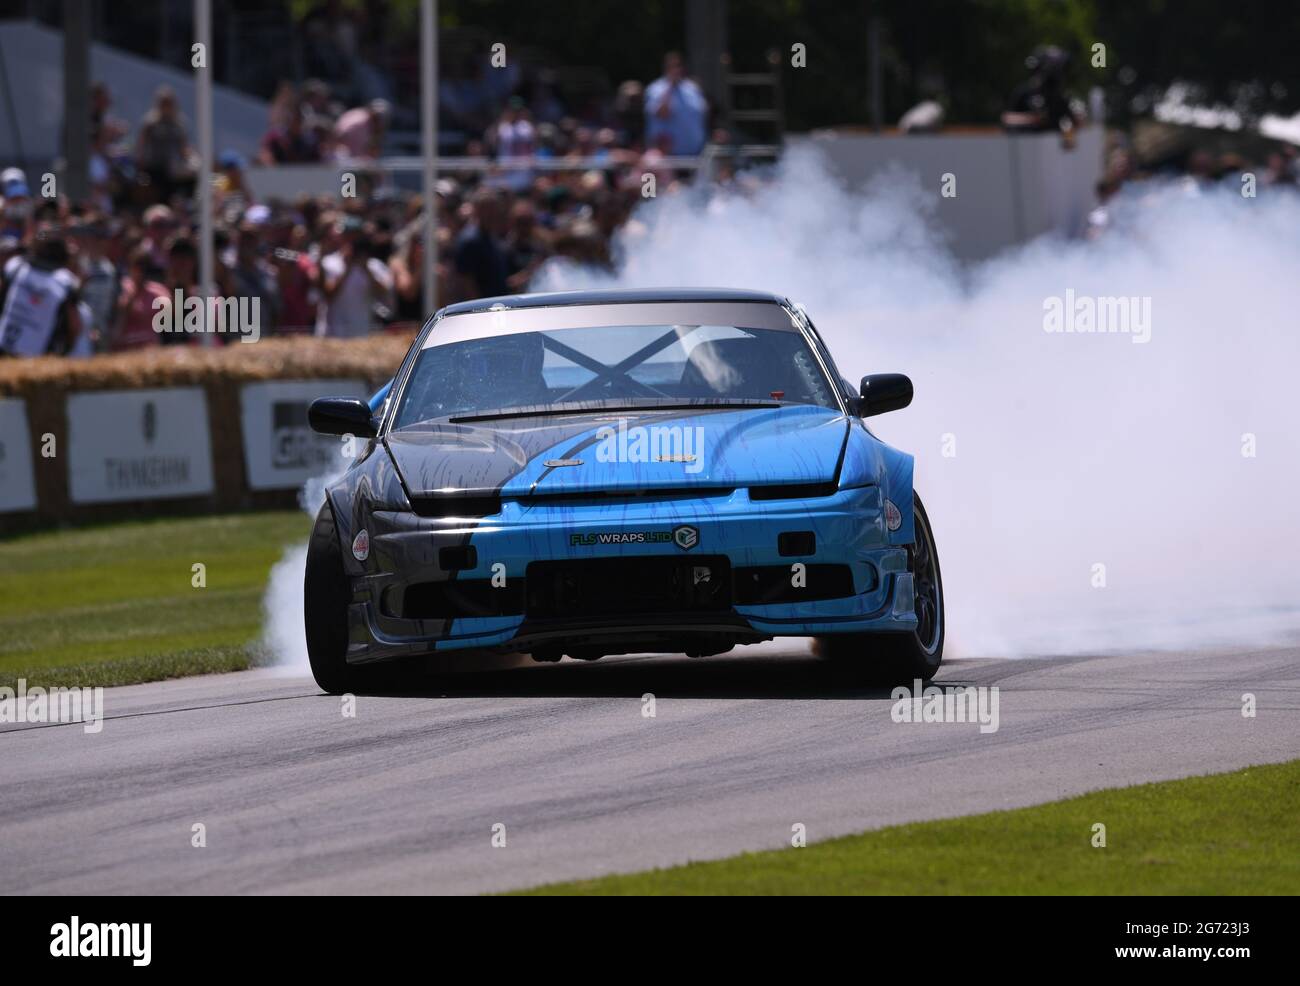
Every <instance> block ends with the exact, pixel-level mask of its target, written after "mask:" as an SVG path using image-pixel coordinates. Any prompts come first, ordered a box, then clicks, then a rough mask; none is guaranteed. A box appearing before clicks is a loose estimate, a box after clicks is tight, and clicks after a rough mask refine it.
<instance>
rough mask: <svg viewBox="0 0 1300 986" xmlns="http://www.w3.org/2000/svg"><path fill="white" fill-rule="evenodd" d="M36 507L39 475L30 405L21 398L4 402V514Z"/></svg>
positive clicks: (0, 455) (0, 503)
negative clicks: (30, 426) (29, 425)
mask: <svg viewBox="0 0 1300 986" xmlns="http://www.w3.org/2000/svg"><path fill="white" fill-rule="evenodd" d="M35 507H36V472H35V469H34V468H33V464H32V443H31V436H30V435H29V434H28V432H27V404H26V402H24V401H23V400H21V399H20V398H16V397H7V398H2V399H0V513H10V512H13V511H18V510H32V509H34V508H35Z"/></svg>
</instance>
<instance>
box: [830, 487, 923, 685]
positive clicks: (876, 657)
mask: <svg viewBox="0 0 1300 986" xmlns="http://www.w3.org/2000/svg"><path fill="white" fill-rule="evenodd" d="M912 504H913V513H914V515H915V517H916V521H915V527H916V543H915V544H914V545H913V546H912V547H911V548H909V549H908V567H909V569H910V571H911V572H912V585H913V589H914V593H915V606H916V629H915V630H914V631H911V632H908V633H846V634H839V635H837V636H831V637H821V638H819V639H818V641H817V644H818V650H819V652H820V653H821V655H822V656H823V657H826V658H828V659H830V660H832V661H835V662H836V663H842V664H844V665H846V666H851V667H852V668H853V670H854V671H855V672H861V674H862V676H863V677H865V678H867V679H869V680H870V681H872V682H873V683H876V682H878V683H880V684H889V685H892V684H897V683H900V682H910V681H913V680H914V679H917V678H920V679H921V680H922V681H929V680H930V679H931V678H933V677H934V675H935V672H937V671H938V670H939V665H940V663H942V661H943V636H944V605H943V579H942V577H941V576H940V574H939V553H938V551H937V550H936V549H935V546H934V532H933V531H932V530H931V529H930V518H929V517H928V516H927V515H926V513H925V508H924V507H923V506H921V498H920V497H919V496H913V499H912Z"/></svg>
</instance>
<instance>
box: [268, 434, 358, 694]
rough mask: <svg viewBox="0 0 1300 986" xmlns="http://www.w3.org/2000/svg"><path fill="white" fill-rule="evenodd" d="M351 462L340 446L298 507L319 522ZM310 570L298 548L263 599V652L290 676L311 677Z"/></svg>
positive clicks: (276, 569)
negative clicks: (306, 615)
mask: <svg viewBox="0 0 1300 986" xmlns="http://www.w3.org/2000/svg"><path fill="white" fill-rule="evenodd" d="M348 464H349V460H348V458H347V457H346V456H345V455H344V454H343V444H342V443H339V447H338V451H337V453H336V458H335V461H334V463H333V464H332V465H331V466H330V469H329V470H328V472H326V473H323V474H322V475H320V476H314V477H313V478H311V479H309V480H307V482H306V483H304V484H303V487H302V489H301V490H299V491H298V505H299V506H300V507H302V509H303V510H304V511H306V512H307V514H308V515H309V516H310V517H312V519H315V517H316V513H317V511H319V510H320V508H321V504H323V503H324V502H325V489H326V487H327V486H329V485H330V484H331V483H333V482H335V481H336V480H337V479H338V478H339V477H340V476H342V475H343V473H344V472H345V471H346V470H347V467H348ZM306 569H307V545H306V544H300V545H294V546H292V547H290V548H287V549H286V550H285V553H284V556H283V557H282V558H281V559H280V560H279V561H278V562H276V563H275V565H274V566H272V568H271V575H270V577H269V578H268V579H267V585H266V593H265V594H264V595H263V597H262V611H263V624H262V649H263V650H264V651H265V652H266V653H267V654H269V655H270V656H271V659H272V661H273V665H272V666H273V667H275V668H278V669H280V670H283V671H285V672H286V673H289V674H295V675H297V674H310V673H311V665H310V664H309V663H308V661H307V635H306V631H305V630H304V629H303V622H302V592H303V575H304V573H305V572H306Z"/></svg>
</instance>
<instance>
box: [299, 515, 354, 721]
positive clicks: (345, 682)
mask: <svg viewBox="0 0 1300 986" xmlns="http://www.w3.org/2000/svg"><path fill="white" fill-rule="evenodd" d="M351 598H352V589H351V587H350V586H349V584H348V578H347V574H346V573H345V572H344V571H343V551H342V549H341V548H340V547H339V538H338V529H337V528H336V526H335V523H334V512H333V511H332V510H331V509H330V505H329V504H328V503H326V504H325V505H324V506H323V507H321V509H320V513H319V514H317V515H316V526H315V527H314V528H312V533H311V541H309V542H308V544H307V571H306V573H305V576H304V578H303V600H302V615H303V623H304V624H305V629H306V631H307V657H308V659H309V660H310V661H311V673H312V677H314V678H315V679H316V684H318V685H320V687H321V688H322V689H324V690H325V691H327V692H329V693H330V694H331V695H339V694H341V693H343V692H350V691H355V690H356V689H357V686H358V685H359V684H361V682H362V678H363V675H364V672H363V670H362V669H361V668H357V667H353V666H351V665H349V664H348V663H347V659H346V657H347V652H348V603H349V602H350V601H351Z"/></svg>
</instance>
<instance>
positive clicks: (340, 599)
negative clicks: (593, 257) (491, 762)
mask: <svg viewBox="0 0 1300 986" xmlns="http://www.w3.org/2000/svg"><path fill="white" fill-rule="evenodd" d="M911 399H912V384H911V382H910V381H909V380H908V379H907V377H904V376H901V375H898V374H875V375H872V376H868V377H865V378H863V380H862V383H861V386H860V387H859V388H857V389H856V390H855V389H854V388H853V387H851V386H850V385H849V384H848V383H847V382H846V381H845V380H844V379H843V378H842V377H841V376H840V374H839V372H838V371H837V370H836V369H835V364H834V362H833V361H832V360H831V356H830V353H829V352H828V351H827V349H826V346H825V344H824V343H823V342H822V340H821V338H820V336H819V335H818V334H817V331H816V329H815V328H814V327H813V325H812V323H811V321H809V319H808V316H807V315H806V314H805V312H804V311H803V309H802V308H800V307H799V306H797V305H793V304H791V303H790V302H788V301H787V300H785V299H784V298H781V297H778V296H775V295H769V294H764V293H759V292H751V291H732V290H660V291H637V292H573V293H562V294H538V295H521V296H518V297H502V298H486V299H482V300H479V301H473V302H466V303H464V304H459V305H452V306H450V307H447V308H444V309H442V310H441V311H440V312H438V314H437V315H435V316H434V318H433V319H432V320H431V321H430V322H429V324H428V325H426V326H425V328H424V330H423V331H422V332H421V333H420V334H419V336H418V337H417V338H416V340H415V342H414V344H413V345H412V346H411V350H410V352H409V353H408V354H407V356H406V358H405V360H404V361H403V363H402V366H401V369H400V370H399V371H398V372H397V375H396V376H395V377H394V378H393V380H392V383H391V385H390V386H389V387H388V388H387V390H386V392H382V391H381V393H380V394H379V395H376V398H375V399H372V401H371V402H369V403H367V402H366V401H361V400H356V399H344V398H322V399H321V400H318V401H315V402H314V403H313V404H312V406H311V412H310V419H311V424H312V427H313V428H314V429H315V430H316V431H318V432H323V433H326V434H331V435H344V434H351V435H355V436H358V438H362V437H364V438H368V439H369V441H368V442H365V443H361V442H358V443H357V446H358V448H359V454H358V456H357V458H356V459H355V461H354V462H353V463H352V464H351V466H350V467H349V468H348V470H347V471H346V473H345V474H344V475H343V476H342V477H341V478H340V479H338V480H337V481H336V482H334V483H333V484H332V485H330V486H329V487H328V489H327V496H326V502H325V504H324V506H323V507H322V508H321V510H320V514H319V516H318V517H317V519H316V527H315V530H314V532H313V534H312V537H311V542H310V545H309V548H308V555H307V571H306V593H305V597H304V616H305V620H306V631H307V645H308V651H309V654H310V657H311V666H312V671H313V673H314V674H315V676H316V681H317V682H318V683H319V684H320V686H321V687H322V688H324V689H325V690H326V691H329V692H340V691H354V690H359V689H364V687H365V686H366V684H367V682H368V681H370V680H373V675H374V673H375V670H376V668H377V667H378V666H379V665H380V664H381V663H384V662H393V661H399V660H400V659H406V658H418V657H419V656H422V655H423V656H427V655H430V654H434V653H442V652H449V651H455V650H477V651H510V652H517V653H527V654H529V655H531V656H532V657H533V658H534V659H536V660H539V661H558V660H559V659H560V658H561V657H563V656H564V655H566V654H567V655H568V656H570V657H572V658H579V659H583V660H594V659H596V658H599V657H602V656H604V655H607V654H620V653H641V652H647V651H663V652H673V653H676V652H683V653H686V654H688V655H691V656H703V655H708V654H718V653H722V652H724V651H727V650H729V649H731V648H732V647H733V646H735V645H736V644H738V643H752V642H755V641H760V640H766V639H770V638H773V637H786V636H794V637H815V638H817V649H818V651H819V653H821V654H822V655H823V656H824V657H826V658H828V659H831V660H835V661H842V662H844V663H846V664H851V665H852V667H853V668H855V669H857V670H859V671H860V672H861V674H862V677H863V678H865V679H869V680H871V681H874V682H879V683H882V684H883V683H889V682H893V681H896V680H911V679H913V678H922V679H929V678H930V677H931V676H933V675H934V673H935V671H936V670H937V669H938V667H939V662H940V660H941V658H942V655H943V637H944V607H943V586H942V583H941V581H940V577H939V559H938V556H937V554H936V552H935V546H934V539H933V537H932V535H931V532H930V525H929V521H928V520H927V519H926V515H925V511H924V510H923V509H922V507H921V501H920V500H919V498H917V496H916V494H915V492H914V491H913V489H912V457H911V456H910V455H907V454H905V453H903V452H899V451H897V450H896V449H893V448H890V447H889V446H888V445H886V444H884V443H883V442H881V441H880V440H879V439H878V438H876V437H875V436H874V435H873V434H872V433H871V432H870V431H869V430H868V429H867V427H866V424H865V423H864V420H863V419H864V418H867V417H870V416H871V415H874V414H879V413H881V412H883V411H891V410H894V409H897V408H902V407H906V406H907V405H908V404H909V403H910V402H911ZM417 663H418V662H417Z"/></svg>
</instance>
